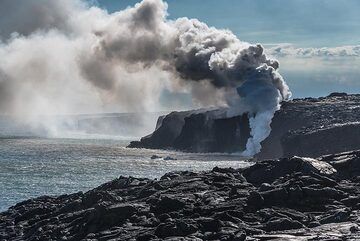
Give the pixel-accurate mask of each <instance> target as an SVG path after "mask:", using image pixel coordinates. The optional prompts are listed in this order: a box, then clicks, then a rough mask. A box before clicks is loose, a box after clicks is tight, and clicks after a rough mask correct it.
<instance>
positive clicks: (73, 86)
mask: <svg viewBox="0 0 360 241" xmlns="http://www.w3.org/2000/svg"><path fill="white" fill-rule="evenodd" d="M20 2H21V1H20ZM16 3H17V4H19V2H18V1H16ZM14 4H15V1H10V0H5V1H1V2H0V9H2V10H0V11H2V12H1V14H2V15H1V16H2V19H8V21H5V22H2V23H0V34H1V39H2V43H1V45H0V55H1V56H2V60H0V111H1V112H2V113H7V114H15V115H19V116H22V118H24V119H30V120H32V119H33V118H31V117H33V116H35V115H39V114H49V113H50V114H53V113H59V112H76V111H78V110H79V109H81V110H82V111H94V110H98V109H100V110H101V108H103V106H108V105H110V106H116V108H118V109H119V110H122V111H145V110H147V111H148V110H152V111H153V110H157V108H158V107H159V106H161V103H159V99H160V93H161V91H162V90H163V89H167V90H169V91H171V92H174V93H177V92H180V93H181V92H186V93H190V94H191V96H192V99H193V102H194V103H195V104H197V105H199V106H228V107H229V111H228V116H234V115H237V114H241V113H244V112H249V113H250V115H251V118H250V124H251V128H252V133H251V134H252V138H250V140H249V141H248V144H247V150H246V151H245V152H244V153H243V154H244V155H254V154H255V153H257V152H258V151H260V148H261V146H260V143H261V141H262V140H264V139H265V138H266V137H267V136H268V135H269V132H270V123H271V119H272V117H273V115H274V113H275V111H276V110H278V109H279V104H280V102H281V101H282V100H287V99H288V98H289V97H290V96H291V93H290V91H289V88H288V86H287V85H286V83H285V81H284V80H283V78H282V77H281V75H280V74H279V73H278V72H277V69H278V67H279V63H278V62H277V61H276V60H272V59H269V58H268V57H267V56H266V55H265V54H264V49H263V47H262V46H261V45H259V44H257V45H251V44H249V43H246V42H242V41H240V40H239V39H238V38H237V37H236V36H235V35H234V34H232V33H231V32H230V31H228V30H219V29H216V28H213V27H209V26H207V25H206V24H205V23H202V22H200V21H198V20H196V19H188V18H180V19H177V20H175V21H173V20H168V19H167V4H166V3H165V2H163V1H161V0H144V1H142V2H141V3H138V4H136V5H135V6H134V7H132V8H128V9H126V10H123V11H119V12H116V13H113V14H108V13H107V12H106V11H104V10H102V9H100V8H97V7H89V6H87V5H86V4H85V3H84V2H81V1H70V0H65V1H61V4H59V1H55V0H41V1H38V0H27V1H23V4H24V5H23V6H22V7H21V8H16V7H14V6H15V5H14ZM4 9H12V11H9V10H4ZM24 9H26V11H25V10H24ZM32 19H33V20H32ZM89 106H90V107H91V108H90V109H89ZM35 122H38V120H36V121H35ZM42 124H43V123H42Z"/></svg>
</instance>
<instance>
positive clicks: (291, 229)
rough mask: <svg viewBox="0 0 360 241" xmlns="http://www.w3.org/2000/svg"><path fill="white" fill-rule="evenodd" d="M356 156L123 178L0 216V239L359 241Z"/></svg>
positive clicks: (359, 160) (20, 206) (23, 205)
mask: <svg viewBox="0 0 360 241" xmlns="http://www.w3.org/2000/svg"><path fill="white" fill-rule="evenodd" d="M359 181H360V151H353V152H348V153H341V154H336V155H331V156H324V157H321V158H318V159H311V158H300V157H292V158H283V159H279V160H266V161H261V162H258V163H256V164H254V165H253V166H251V167H248V168H245V169H232V168H227V169H220V168H214V169H213V170H212V171H207V172H200V173H194V172H189V171H184V172H174V173H168V174H166V175H164V176H163V177H161V179H160V180H149V179H143V178H133V177H120V178H118V179H115V180H113V181H111V182H108V183H106V184H103V185H101V186H99V187H97V188H95V189H93V190H91V191H88V192H86V193H82V192H79V193H75V194H71V195H62V196H58V197H49V196H43V197H39V198H36V199H31V200H28V201H25V202H22V203H19V204H17V205H15V206H13V207H11V208H10V209H9V210H8V211H6V212H3V213H1V214H0V240H134V241H142V240H153V241H155V240H174V241H175V240H178V241H180V240H189V241H190V240H224V241H225V240H232V241H237V240H360V183H359Z"/></svg>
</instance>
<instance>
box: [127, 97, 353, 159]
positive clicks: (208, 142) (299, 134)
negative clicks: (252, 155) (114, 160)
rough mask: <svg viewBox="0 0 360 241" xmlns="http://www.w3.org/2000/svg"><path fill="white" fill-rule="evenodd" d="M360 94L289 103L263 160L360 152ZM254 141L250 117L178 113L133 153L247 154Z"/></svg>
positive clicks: (277, 121)
mask: <svg viewBox="0 0 360 241" xmlns="http://www.w3.org/2000/svg"><path fill="white" fill-rule="evenodd" d="M359 120H360V94H346V93H332V94H330V95H329V96H327V97H320V98H303V99H294V100H291V101H287V102H283V103H282V105H281V109H280V110H279V111H277V112H276V113H275V116H274V118H273V120H272V123H271V132H270V135H269V136H268V137H267V138H266V139H265V140H264V141H263V142H262V143H261V146H262V148H261V151H260V153H258V154H257V155H256V158H257V159H261V160H264V159H275V158H281V157H291V156H294V155H297V156H308V157H318V156H321V155H327V154H334V153H338V152H345V151H351V150H357V149H360V122H359ZM249 137H250V126H249V120H248V116H247V114H244V115H242V116H235V117H232V118H227V117H226V109H219V110H196V111H184V112H173V113H170V114H168V115H166V116H162V117H160V118H159V120H158V124H157V127H156V130H155V131H154V132H153V133H152V134H150V135H148V136H145V137H143V138H141V140H140V141H134V142H132V143H131V144H130V145H129V147H140V148H153V149H168V148H170V149H176V150H180V151H186V152H187V151H188V152H241V151H243V150H244V149H245V148H246V143H247V140H248V138H249Z"/></svg>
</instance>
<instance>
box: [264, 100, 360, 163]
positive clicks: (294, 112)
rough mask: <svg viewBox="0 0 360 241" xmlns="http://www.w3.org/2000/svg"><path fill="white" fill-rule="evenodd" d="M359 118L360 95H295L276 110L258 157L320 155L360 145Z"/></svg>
mask: <svg viewBox="0 0 360 241" xmlns="http://www.w3.org/2000/svg"><path fill="white" fill-rule="evenodd" d="M359 120H360V95H344V94H341V95H337V94H331V95H329V96H328V97H321V98H305V99H294V100H292V101H289V102H286V103H283V104H282V106H281V110H280V111H278V112H276V113H275V116H274V118H273V121H272V123H271V129H272V130H271V133H270V135H269V137H268V138H267V139H266V140H265V141H264V142H263V143H262V149H261V152H260V153H259V154H258V156H257V157H258V158H260V159H271V158H279V157H289V156H293V155H299V156H309V157H317V156H320V155H324V154H332V153H337V152H343V151H351V150H357V149H360V135H359V134H360V122H359Z"/></svg>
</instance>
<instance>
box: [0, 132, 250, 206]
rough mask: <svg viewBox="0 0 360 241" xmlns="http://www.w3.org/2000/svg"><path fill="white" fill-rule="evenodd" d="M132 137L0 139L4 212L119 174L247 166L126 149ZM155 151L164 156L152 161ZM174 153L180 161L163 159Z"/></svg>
mask: <svg viewBox="0 0 360 241" xmlns="http://www.w3.org/2000/svg"><path fill="white" fill-rule="evenodd" d="M128 143H129V141H128V140H119V139H118V140H116V139H115V140H108V139H48V138H29V137H5V138H0V211H4V210H6V209H7V208H9V207H10V206H12V205H14V204H16V203H17V202H20V201H23V200H26V199H29V198H33V197H37V196H42V195H59V194H65V193H73V192H78V191H87V190H90V189H92V188H94V187H96V186H98V185H100V184H102V183H104V182H107V181H110V180H112V179H115V178H117V177H119V176H121V175H122V176H134V177H147V178H160V177H161V176H162V175H163V174H165V173H167V172H170V171H180V170H191V171H202V170H210V169H212V168H213V167H215V166H218V167H234V168H240V167H246V166H249V165H251V164H252V163H251V162H249V161H247V160H244V159H242V158H241V157H240V156H236V155H227V154H194V153H183V152H176V151H165V150H147V149H130V148H126V145H127V144H128ZM153 155H158V156H161V157H163V158H158V159H151V157H152V156H153ZM167 156H170V157H172V158H175V159H176V160H164V157H167Z"/></svg>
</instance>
